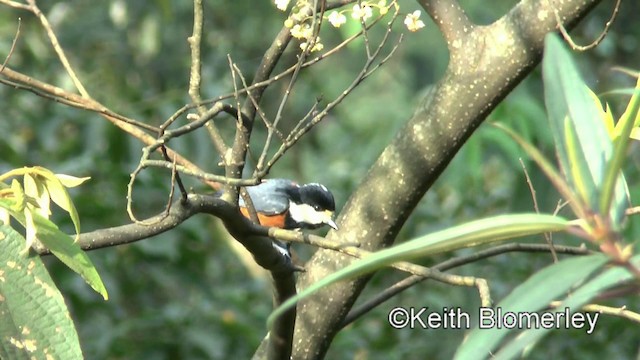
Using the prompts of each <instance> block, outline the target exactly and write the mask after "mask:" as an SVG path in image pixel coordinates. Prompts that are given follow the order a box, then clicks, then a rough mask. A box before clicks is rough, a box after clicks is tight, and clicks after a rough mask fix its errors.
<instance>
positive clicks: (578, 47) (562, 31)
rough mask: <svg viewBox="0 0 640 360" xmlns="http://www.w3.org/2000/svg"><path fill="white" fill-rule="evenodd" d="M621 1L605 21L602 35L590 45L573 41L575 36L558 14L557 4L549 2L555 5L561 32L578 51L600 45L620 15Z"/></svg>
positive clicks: (554, 11) (554, 12) (554, 9)
mask: <svg viewBox="0 0 640 360" xmlns="http://www.w3.org/2000/svg"><path fill="white" fill-rule="evenodd" d="M621 2H622V1H621V0H617V1H616V4H615V6H614V8H613V12H612V13H611V17H610V18H609V21H607V22H606V23H605V25H604V29H603V30H602V32H601V33H600V35H598V37H597V38H596V39H595V40H594V41H593V42H591V44H589V45H578V44H576V43H575V42H574V41H573V38H572V37H571V35H570V34H569V32H568V31H567V29H566V28H565V27H564V25H563V24H562V19H560V15H559V14H558V10H557V9H556V8H555V6H553V4H549V6H550V7H553V14H554V15H555V17H556V22H557V24H558V29H559V30H560V33H561V34H562V37H563V38H564V39H565V40H566V41H567V43H569V45H570V46H571V48H572V49H573V50H578V51H587V50H590V49H593V48H594V47H596V46H598V45H599V44H600V43H601V42H602V40H604V37H605V36H606V35H607V34H608V33H609V28H610V27H611V25H612V24H613V21H614V20H615V18H616V16H617V15H618V11H619V10H620V3H621Z"/></svg>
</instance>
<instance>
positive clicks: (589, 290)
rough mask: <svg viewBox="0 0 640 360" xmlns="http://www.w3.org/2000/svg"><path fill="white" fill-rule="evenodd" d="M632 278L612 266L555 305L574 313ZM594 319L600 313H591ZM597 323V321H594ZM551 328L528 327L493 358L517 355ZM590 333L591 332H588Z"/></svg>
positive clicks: (636, 260) (639, 257)
mask: <svg viewBox="0 0 640 360" xmlns="http://www.w3.org/2000/svg"><path fill="white" fill-rule="evenodd" d="M631 262H632V263H633V264H635V265H636V266H638V264H639V263H640V255H636V256H635V257H634V258H633V259H632V260H631ZM632 278H633V275H632V274H631V273H629V271H627V270H626V269H624V268H622V267H619V266H618V267H614V268H611V269H609V270H606V271H605V272H603V273H602V274H600V275H598V276H597V277H596V278H594V279H593V280H591V281H589V282H587V283H586V284H584V285H582V286H581V287H580V288H578V289H576V290H575V291H573V292H572V293H571V294H570V295H569V296H568V297H567V298H566V299H565V300H564V301H563V302H562V304H560V306H558V307H557V309H559V311H563V309H565V308H569V309H571V313H574V312H575V310H576V309H580V307H582V306H583V305H585V304H587V303H589V302H590V301H591V300H592V299H594V298H595V297H596V296H598V295H599V294H601V293H602V292H603V291H605V290H607V289H609V288H611V287H613V286H616V285H619V284H621V283H624V282H626V281H629V280H631V279H632ZM592 316H596V319H597V317H598V316H600V314H597V313H596V314H593V315H592ZM596 324H597V323H596ZM550 330H551V329H545V328H543V327H540V328H536V329H528V330H526V331H524V332H523V333H522V334H520V335H519V336H518V337H516V338H515V339H513V341H511V342H510V343H509V344H507V345H505V347H504V348H502V349H501V350H500V352H498V353H497V354H496V356H495V358H494V359H496V360H497V359H511V358H514V357H516V356H518V355H519V354H520V353H521V352H522V351H523V350H524V349H525V348H526V347H528V346H530V345H531V344H533V343H535V342H536V341H538V340H539V339H540V338H542V337H543V336H544V335H546V334H548V332H549V331H550ZM586 331H587V332H589V331H593V329H587V330H586ZM588 335H592V333H588Z"/></svg>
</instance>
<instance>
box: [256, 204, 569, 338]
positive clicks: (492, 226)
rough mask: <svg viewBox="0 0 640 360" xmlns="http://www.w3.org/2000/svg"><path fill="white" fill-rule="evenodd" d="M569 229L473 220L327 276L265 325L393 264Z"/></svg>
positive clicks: (558, 222)
mask: <svg viewBox="0 0 640 360" xmlns="http://www.w3.org/2000/svg"><path fill="white" fill-rule="evenodd" d="M568 226H569V222H568V221H567V220H565V219H563V218H561V217H557V216H552V215H541V214H517V215H501V216H496V217H491V218H486V219H482V220H476V221H472V222H470V223H467V224H463V225H459V226H456V227H453V228H450V229H446V230H442V231H438V232H435V233H433V234H429V235H426V236H423V237H420V238H417V239H414V240H411V241H407V242H405V243H403V244H400V245H397V246H394V247H391V248H389V249H385V250H381V251H378V252H376V253H374V254H371V256H368V257H366V258H364V259H360V260H358V261H355V262H354V263H352V264H351V265H349V266H347V267H345V268H344V269H341V270H339V271H337V272H335V273H333V274H331V275H329V276H327V277H326V278H324V279H322V280H320V281H318V282H317V283H315V284H313V285H311V286H310V287H308V288H306V289H304V290H303V291H301V292H300V293H299V294H298V295H297V296H295V297H293V298H291V299H289V300H287V301H286V302H285V303H284V304H282V305H281V306H280V307H278V308H277V309H275V310H274V311H273V313H272V314H271V315H270V316H269V319H268V320H267V323H268V326H269V327H270V326H271V324H273V321H274V319H275V318H276V317H277V316H279V315H280V314H282V313H283V312H284V311H286V310H287V309H289V308H291V307H292V306H294V305H295V303H296V302H298V301H300V300H301V299H304V298H306V297H308V296H309V295H311V294H313V293H315V292H316V291H318V290H320V289H321V288H323V287H326V286H328V285H330V284H332V283H335V282H337V281H340V280H344V279H348V278H353V277H356V276H358V275H362V274H365V273H368V272H372V271H374V270H376V269H379V268H382V267H384V266H387V265H389V264H392V263H394V262H398V261H406V260H411V259H415V258H419V257H424V256H427V255H433V254H437V253H440V252H444V251H450V250H456V249H460V248H464V247H471V246H477V245H481V244H488V243H492V242H496V241H500V240H504V239H508V238H514V237H519V236H526V235H533V234H540V233H545V232H551V231H560V230H564V229H566V228H567V227H568Z"/></svg>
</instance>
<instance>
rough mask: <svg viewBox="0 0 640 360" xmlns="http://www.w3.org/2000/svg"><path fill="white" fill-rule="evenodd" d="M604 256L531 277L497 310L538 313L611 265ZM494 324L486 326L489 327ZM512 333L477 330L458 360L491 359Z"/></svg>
mask: <svg viewBox="0 0 640 360" xmlns="http://www.w3.org/2000/svg"><path fill="white" fill-rule="evenodd" d="M608 260H609V258H608V257H607V256H605V255H603V254H596V255H590V256H584V257H576V258H571V259H567V260H563V261H560V262H558V263H555V264H553V265H550V266H548V267H546V268H544V269H542V270H540V271H538V272H537V273H535V274H534V275H533V276H532V277H530V278H529V279H528V280H527V281H525V282H524V283H523V284H521V285H520V286H518V287H516V288H515V289H514V290H513V291H512V292H511V293H510V294H509V295H508V296H507V297H505V298H504V299H503V300H502V301H501V302H500V303H499V304H498V305H497V306H496V309H501V310H502V313H503V314H504V313H506V312H516V313H522V312H525V311H526V312H534V311H538V310H540V309H543V308H545V307H547V306H548V305H549V303H550V302H551V301H553V300H556V299H557V298H558V297H559V296H561V295H563V294H565V293H566V292H567V291H568V290H570V289H571V288H572V287H574V286H576V285H577V284H579V283H581V282H582V281H584V280H585V279H586V278H588V277H589V276H590V275H591V274H592V273H593V272H595V271H596V270H598V269H600V268H601V267H602V266H604V264H606V263H607V261H608ZM487 325H490V324H489V323H486V324H485V326H487ZM510 332H511V330H510V329H507V328H497V327H496V326H494V327H491V328H484V329H480V328H476V329H474V330H473V331H472V332H471V333H470V334H469V336H468V337H467V338H466V339H465V341H464V342H463V343H462V345H460V347H459V348H458V350H457V352H456V355H455V359H459V360H462V359H481V358H488V357H489V356H490V355H491V354H492V352H493V351H494V350H495V348H496V347H497V346H498V344H499V343H500V342H501V341H502V339H503V338H504V337H505V336H507V335H508V334H509V333H510Z"/></svg>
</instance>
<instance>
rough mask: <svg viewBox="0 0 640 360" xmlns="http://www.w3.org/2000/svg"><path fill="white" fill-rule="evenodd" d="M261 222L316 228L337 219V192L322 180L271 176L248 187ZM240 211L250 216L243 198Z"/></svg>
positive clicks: (290, 226) (281, 226) (268, 224)
mask: <svg viewBox="0 0 640 360" xmlns="http://www.w3.org/2000/svg"><path fill="white" fill-rule="evenodd" d="M246 190H247V192H248V193H249V196H250V197H251V202H252V203H253V207H254V208H255V210H256V213H257V215H258V219H259V220H260V224H261V225H263V226H274V227H279V228H281V229H301V228H305V229H316V228H319V227H321V226H323V225H329V226H331V227H332V228H333V229H335V230H338V225H336V223H335V222H334V221H333V214H334V212H335V210H336V204H335V201H334V199H333V194H331V191H329V189H327V187H326V186H324V185H322V184H318V183H309V184H304V185H298V184H296V183H295V182H293V181H291V180H288V179H269V180H265V181H264V182H263V183H261V184H259V185H256V186H248V187H246ZM239 205H240V211H241V212H242V214H243V215H244V216H246V217H247V218H250V215H249V210H248V209H247V205H246V204H245V201H244V200H243V199H242V197H241V198H240V202H239Z"/></svg>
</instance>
